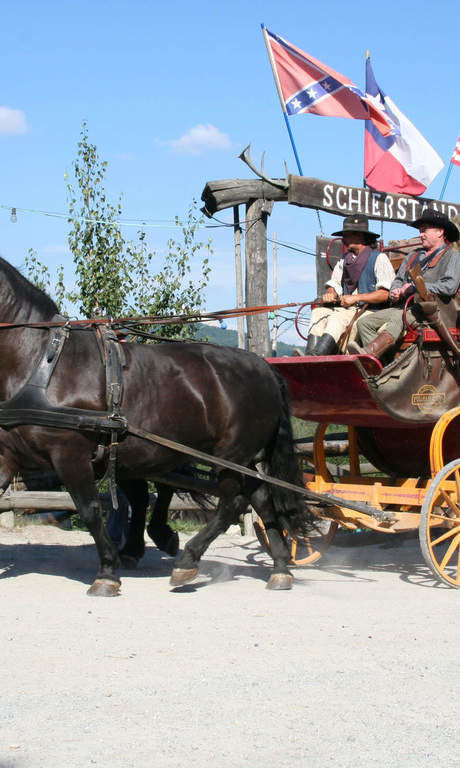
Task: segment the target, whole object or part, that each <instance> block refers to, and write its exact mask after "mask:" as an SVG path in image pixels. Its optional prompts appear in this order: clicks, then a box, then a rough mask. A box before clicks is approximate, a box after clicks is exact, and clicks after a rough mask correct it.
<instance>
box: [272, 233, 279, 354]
mask: <svg viewBox="0 0 460 768" xmlns="http://www.w3.org/2000/svg"><path fill="white" fill-rule="evenodd" d="M273 304H275V305H276V304H278V246H277V242H276V232H274V233H273ZM272 346H273V357H276V355H277V352H278V315H277V314H276V310H275V313H274V319H273V344H272Z"/></svg>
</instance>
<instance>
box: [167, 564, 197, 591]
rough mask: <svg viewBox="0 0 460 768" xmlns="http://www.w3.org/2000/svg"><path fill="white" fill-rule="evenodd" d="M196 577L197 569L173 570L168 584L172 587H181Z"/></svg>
mask: <svg viewBox="0 0 460 768" xmlns="http://www.w3.org/2000/svg"><path fill="white" fill-rule="evenodd" d="M197 575H198V568H173V572H172V573H171V578H170V579H169V583H170V584H171V586H172V587H181V586H182V585H183V584H187V582H188V581H192V579H194V578H195V576H197Z"/></svg>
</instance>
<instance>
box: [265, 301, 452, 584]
mask: <svg viewBox="0 0 460 768" xmlns="http://www.w3.org/2000/svg"><path fill="white" fill-rule="evenodd" d="M302 309H303V308H302V307H301V308H300V310H299V312H298V319H297V324H296V325H297V328H298V331H299V332H300V334H301V335H303V334H302V324H301V323H299V318H300V317H301V314H302ZM437 318H438V320H437V330H435V328H434V327H433V323H432V322H431V324H430V323H429V322H426V323H423V324H422V325H421V326H419V327H417V328H410V327H408V328H407V332H406V335H405V337H404V339H403V341H402V343H401V344H400V346H399V349H398V351H397V353H396V355H395V356H393V358H392V359H391V360H386V361H385V364H382V362H381V361H380V360H377V359H376V358H374V357H372V356H370V355H367V354H359V355H354V354H351V355H348V354H340V355H336V356H328V357H301V356H300V357H279V358H270V359H269V362H270V363H271V364H272V365H274V366H275V367H276V369H277V370H278V371H279V372H280V373H281V375H282V376H283V377H284V378H285V380H286V381H287V383H288V387H289V392H290V396H291V408H292V412H293V414H294V416H296V417H298V418H299V419H305V420H307V421H314V422H316V423H317V428H316V432H315V436H314V445H313V461H312V462H304V468H303V473H304V474H303V477H304V482H305V487H306V488H307V489H309V490H311V491H314V492H316V493H319V494H332V495H333V496H335V497H340V498H342V499H343V500H344V506H340V505H337V506H336V507H333V508H331V507H330V506H327V507H321V505H318V506H316V507H312V510H313V511H314V514H315V515H316V516H317V517H318V518H319V519H321V520H322V521H324V522H323V523H322V525H321V526H319V529H320V531H321V533H320V535H317V536H315V537H309V536H300V535H299V536H297V537H294V538H293V539H290V540H289V545H290V547H291V555H292V562H293V563H294V564H296V565H307V564H310V563H313V562H315V561H317V560H318V559H319V558H320V557H321V555H322V553H323V552H324V551H325V549H326V548H327V547H328V546H329V544H330V543H331V541H332V540H333V537H334V535H335V533H336V531H337V529H338V528H339V527H342V528H345V529H347V530H349V531H357V530H362V529H369V530H372V531H380V532H383V533H387V534H397V533H404V532H408V531H415V530H417V529H418V530H419V537H420V545H421V549H422V553H423V557H424V559H425V561H426V563H427V565H428V566H429V568H430V569H431V571H432V573H433V574H434V576H435V577H436V578H437V579H438V580H439V581H441V582H444V583H445V584H448V585H449V586H451V587H460V405H459V384H460V345H459V337H460V331H459V327H460V297H459V296H457V297H456V298H454V299H452V300H451V301H450V302H449V303H448V304H442V302H439V313H438V315H437ZM440 320H441V324H440V323H439V321H440ZM446 331H447V333H446ZM440 334H441V335H440ZM304 338H305V336H304ZM329 424H334V425H337V424H338V425H343V426H344V427H346V428H347V431H348V464H349V470H348V473H347V474H345V475H343V474H340V475H339V474H338V473H337V472H334V470H333V469H332V467H331V465H330V464H328V461H327V456H326V447H325V446H326V445H327V443H328V437H327V429H328V425H329ZM366 459H367V461H368V462H370V463H371V465H372V467H373V472H372V474H371V475H369V474H365V473H363V472H362V471H361V465H362V462H363V460H366ZM349 502H353V503H358V504H364V505H368V506H369V511H366V510H365V508H364V509H363V508H362V509H361V510H359V511H357V510H356V509H350V508H349V507H348V506H347V504H348V503H349ZM257 532H258V534H259V537H260V539H261V541H262V542H265V539H264V536H263V531H262V530H261V528H260V526H258V528H257Z"/></svg>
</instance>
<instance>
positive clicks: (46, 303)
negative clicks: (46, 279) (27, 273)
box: [0, 256, 59, 317]
mask: <svg viewBox="0 0 460 768" xmlns="http://www.w3.org/2000/svg"><path fill="white" fill-rule="evenodd" d="M5 278H6V279H7V281H8V282H9V284H10V285H11V288H12V290H13V291H14V294H15V297H16V299H17V302H18V304H19V305H21V306H22V307H24V308H26V306H28V307H29V308H31V309H35V310H37V311H38V312H39V313H40V314H43V315H46V316H47V317H48V316H49V317H52V316H53V315H55V314H57V313H58V312H59V309H58V307H57V306H56V304H55V303H54V301H53V300H52V299H50V297H49V296H48V295H47V294H46V293H45V292H44V291H42V290H41V288H37V286H36V285H33V284H32V283H31V282H30V280H27V278H26V277H24V275H22V274H21V272H20V271H19V270H18V269H16V267H13V265H12V264H10V263H9V262H8V261H6V260H5V259H3V258H2V257H1V256H0V282H1V281H2V280H3V279H5Z"/></svg>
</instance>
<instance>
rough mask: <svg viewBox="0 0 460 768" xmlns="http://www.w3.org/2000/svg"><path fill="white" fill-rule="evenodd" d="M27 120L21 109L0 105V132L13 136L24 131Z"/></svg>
mask: <svg viewBox="0 0 460 768" xmlns="http://www.w3.org/2000/svg"><path fill="white" fill-rule="evenodd" d="M26 131H27V122H26V116H25V113H24V112H23V111H22V109H11V107H0V134H3V135H4V136H8V135H9V136H14V135H16V134H18V133H26Z"/></svg>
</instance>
